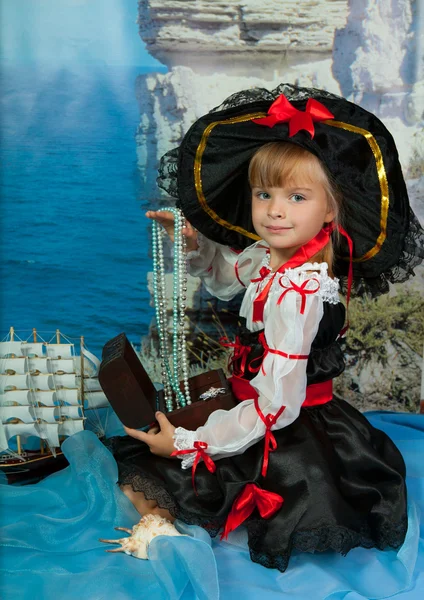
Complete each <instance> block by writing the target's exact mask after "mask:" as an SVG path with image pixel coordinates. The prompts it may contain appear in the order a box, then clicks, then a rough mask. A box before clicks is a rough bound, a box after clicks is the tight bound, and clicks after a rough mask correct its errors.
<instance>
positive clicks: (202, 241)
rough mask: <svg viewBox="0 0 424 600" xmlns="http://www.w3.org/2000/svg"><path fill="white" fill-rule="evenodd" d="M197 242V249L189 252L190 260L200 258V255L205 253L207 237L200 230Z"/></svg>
mask: <svg viewBox="0 0 424 600" xmlns="http://www.w3.org/2000/svg"><path fill="white" fill-rule="evenodd" d="M197 244H198V247H197V248H196V250H190V252H187V254H186V260H187V261H188V262H190V261H191V260H194V259H195V258H199V256H201V255H202V254H203V253H204V248H205V238H204V237H203V235H202V234H201V233H200V232H199V231H198V232H197Z"/></svg>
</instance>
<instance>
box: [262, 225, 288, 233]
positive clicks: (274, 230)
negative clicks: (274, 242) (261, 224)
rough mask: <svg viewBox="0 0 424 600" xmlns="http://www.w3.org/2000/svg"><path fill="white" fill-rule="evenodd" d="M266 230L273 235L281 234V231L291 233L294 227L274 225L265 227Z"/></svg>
mask: <svg viewBox="0 0 424 600" xmlns="http://www.w3.org/2000/svg"><path fill="white" fill-rule="evenodd" d="M265 229H268V231H270V232H271V233H279V232H280V231H289V230H290V229H292V227H276V226H273V225H269V226H268V227H267V226H265Z"/></svg>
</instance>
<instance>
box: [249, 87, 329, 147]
mask: <svg viewBox="0 0 424 600" xmlns="http://www.w3.org/2000/svg"><path fill="white" fill-rule="evenodd" d="M327 119H334V115H333V113H331V112H330V111H329V110H328V108H326V107H325V106H324V105H323V104H321V102H318V100H314V99H313V98H309V100H308V102H307V103H306V109H305V111H302V110H298V109H297V108H295V107H294V106H293V105H292V104H291V103H290V102H289V101H288V100H287V98H286V97H285V96H284V94H281V96H278V98H277V100H275V102H273V103H272V104H271V106H270V108H269V110H268V116H267V117H262V119H252V120H253V122H254V123H257V124H258V125H265V126H266V127H274V125H275V124H276V123H286V122H288V123H289V137H292V136H294V135H295V134H296V133H297V132H298V131H300V130H301V129H305V130H306V131H308V132H309V133H310V135H311V138H313V137H314V135H315V127H314V122H315V123H317V122H319V121H326V120H327Z"/></svg>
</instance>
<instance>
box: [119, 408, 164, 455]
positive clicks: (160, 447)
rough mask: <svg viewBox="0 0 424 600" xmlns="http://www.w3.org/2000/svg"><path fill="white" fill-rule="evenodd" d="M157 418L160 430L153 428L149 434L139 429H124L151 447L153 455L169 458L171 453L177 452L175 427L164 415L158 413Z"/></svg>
mask: <svg viewBox="0 0 424 600" xmlns="http://www.w3.org/2000/svg"><path fill="white" fill-rule="evenodd" d="M155 416H156V419H157V421H158V424H159V428H158V427H153V428H152V429H149V431H148V432H147V433H146V432H145V431H138V430H137V429H130V428H129V427H125V426H124V429H125V431H126V433H127V434H128V435H130V436H131V437H133V438H135V439H136V440H140V441H142V442H145V443H146V444H147V445H148V446H149V448H150V452H152V453H153V454H157V455H158V456H164V457H166V458H169V457H170V456H171V453H172V452H174V450H175V446H174V438H173V435H174V431H175V427H174V426H173V425H172V423H170V422H169V421H168V419H167V418H166V417H165V415H164V414H163V413H161V412H157V413H156V415H155Z"/></svg>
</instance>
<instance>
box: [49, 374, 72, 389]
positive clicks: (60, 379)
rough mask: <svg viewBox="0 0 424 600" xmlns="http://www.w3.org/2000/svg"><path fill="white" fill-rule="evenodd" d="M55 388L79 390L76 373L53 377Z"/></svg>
mask: <svg viewBox="0 0 424 600" xmlns="http://www.w3.org/2000/svg"><path fill="white" fill-rule="evenodd" d="M52 381H53V386H54V387H55V388H56V389H58V388H62V387H64V388H77V387H78V382H77V378H76V376H75V373H66V374H65V375H56V374H55V375H52Z"/></svg>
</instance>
